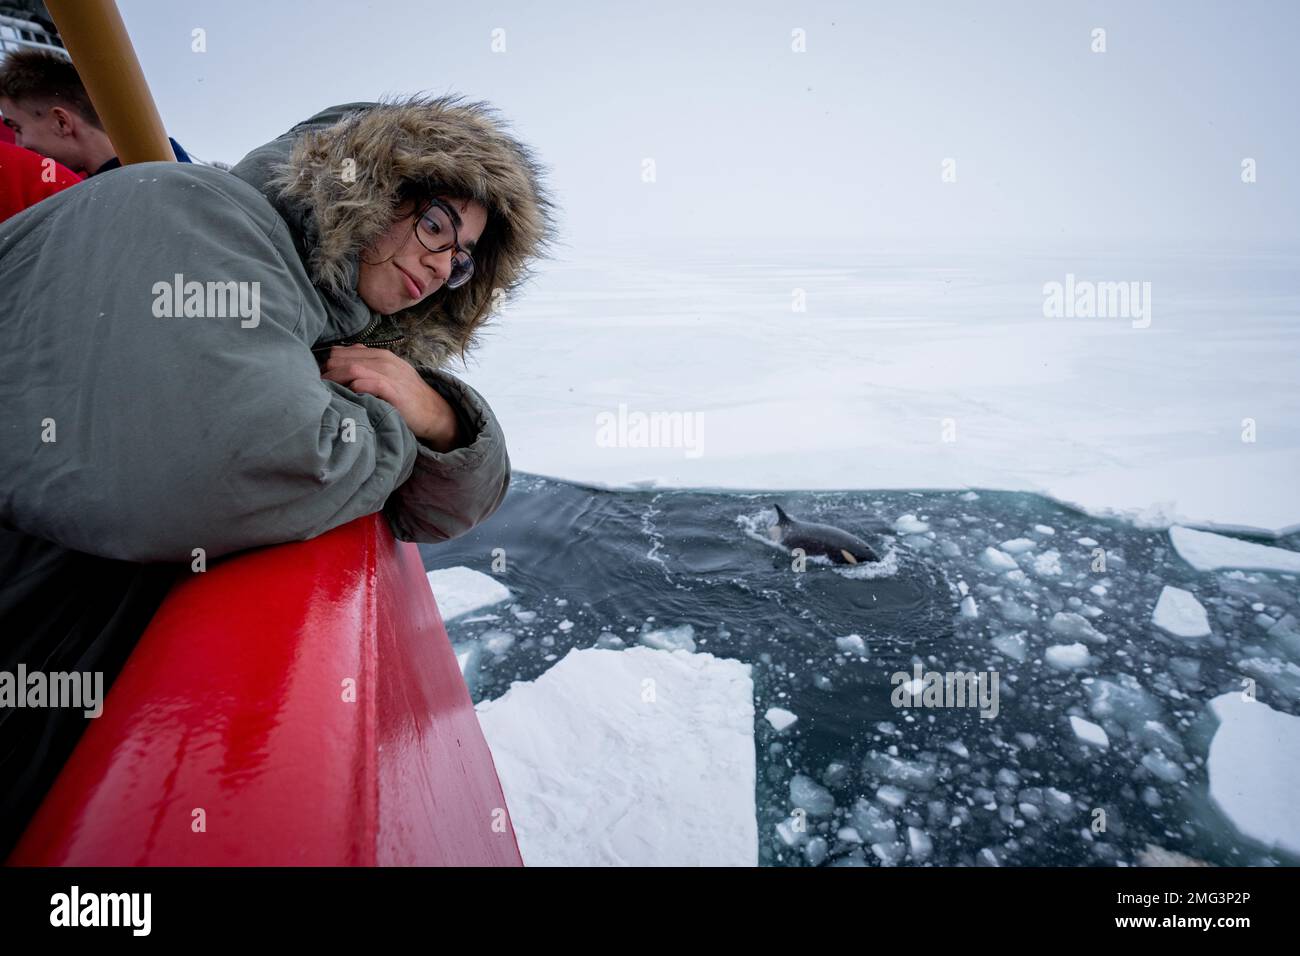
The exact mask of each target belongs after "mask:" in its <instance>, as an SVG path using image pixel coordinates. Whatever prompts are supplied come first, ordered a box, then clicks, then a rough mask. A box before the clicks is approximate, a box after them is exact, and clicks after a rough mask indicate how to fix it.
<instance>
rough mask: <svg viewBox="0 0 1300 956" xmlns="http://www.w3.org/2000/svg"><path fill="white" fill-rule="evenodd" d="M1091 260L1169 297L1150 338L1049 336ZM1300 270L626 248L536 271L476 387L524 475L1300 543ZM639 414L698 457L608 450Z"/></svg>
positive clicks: (851, 247) (480, 362)
mask: <svg viewBox="0 0 1300 956" xmlns="http://www.w3.org/2000/svg"><path fill="white" fill-rule="evenodd" d="M1081 257H1082V258H1081ZM1082 261H1086V262H1087V264H1088V269H1089V271H1091V272H1093V273H1094V274H1096V275H1101V276H1106V275H1113V276H1120V275H1130V274H1132V275H1141V276H1144V277H1147V276H1149V277H1150V278H1151V280H1152V281H1153V283H1155V284H1156V285H1157V287H1158V288H1160V289H1161V290H1162V294H1163V295H1164V296H1165V297H1164V298H1163V301H1162V307H1161V313H1160V314H1159V315H1158V316H1157V317H1156V318H1155V320H1154V321H1153V322H1152V324H1151V326H1150V327H1149V328H1145V329H1138V328H1134V327H1133V326H1132V325H1131V323H1129V322H1127V321H1124V320H1114V319H1081V318H1079V319H1064V318H1054V319H1048V318H1044V316H1043V313H1042V303H1043V298H1042V289H1043V283H1044V282H1045V281H1047V280H1050V279H1060V277H1061V276H1063V275H1065V274H1066V272H1067V271H1075V270H1077V268H1078V266H1079V264H1080V263H1081V262H1082ZM1294 263H1295V258H1294V256H1293V255H1292V254H1291V253H1289V252H1285V253H1283V252H1278V253H1275V254H1272V255H1271V256H1270V257H1269V260H1268V261H1267V262H1262V261H1260V260H1258V259H1255V258H1248V257H1245V256H1238V257H1233V256H1228V255H1226V254H1224V252H1223V250H1222V248H1219V247H1214V248H1206V249H1204V250H1193V249H1188V250H1182V249H1180V250H1179V251H1178V252H1169V253H1161V252H1153V251H1152V250H1150V249H1149V248H1143V247H1141V246H1138V245H1136V244H1135V245H1133V246H1132V247H1128V248H1118V247H1116V248H1115V249H1114V250H1113V251H1109V252H1108V253H1107V254H1106V255H1105V256H1100V255H1097V254H1096V252H1095V250H1093V251H1088V250H1087V249H1085V248H1083V247H1081V246H1077V245H1076V246H1066V245H1064V244H1054V243H1043V242H1037V243H1035V244H1034V247H1033V248H1032V249H1030V248H1025V247H1021V246H1017V245H1014V244H1003V245H1001V246H998V245H993V244H989V245H986V246H985V247H983V248H981V249H980V250H970V249H940V248H937V247H929V248H920V247H918V248H915V249H906V248H900V247H899V246H898V245H897V244H893V245H891V247H889V248H884V247H881V246H879V245H872V244H869V243H866V242H858V243H839V244H837V246H836V248H833V249H828V248H820V247H819V248H818V249H817V251H816V254H815V257H814V256H811V255H810V254H809V252H808V251H807V250H806V249H803V250H798V249H779V248H767V247H755V246H753V245H752V244H745V243H741V242H730V243H721V242H718V243H706V242H695V243H693V245H692V250H691V255H690V256H689V257H683V256H682V255H681V249H680V248H679V247H677V246H674V245H671V244H664V245H662V246H658V245H655V244H654V243H653V242H651V241H648V240H638V243H637V245H635V246H633V245H630V244H620V243H618V242H611V243H608V244H607V245H606V246H605V247H604V248H603V249H600V250H594V251H593V250H584V251H583V254H582V255H581V257H574V258H572V259H567V260H566V259H557V260H556V261H554V262H549V263H547V264H546V267H545V269H544V270H539V275H538V278H537V279H536V280H535V282H534V284H533V286H532V287H531V288H530V289H529V292H528V294H527V296H525V297H523V298H522V299H521V301H520V302H519V303H518V304H517V305H512V307H511V308H510V309H509V310H507V312H506V313H505V314H504V315H503V316H502V318H501V320H500V321H499V322H498V324H497V329H496V333H495V334H494V335H492V336H490V337H489V338H488V339H487V340H486V342H485V344H484V345H483V347H482V349H481V350H480V351H479V352H478V353H477V354H476V356H475V361H474V363H473V364H472V365H471V367H470V368H469V369H468V370H467V372H466V374H465V377H466V378H467V380H468V381H469V384H471V385H473V386H474V387H475V388H477V389H479V390H480V391H481V392H482V393H483V395H484V396H486V397H487V398H488V400H489V401H490V402H492V405H493V408H494V410H495V411H496V413H497V415H498V417H499V418H500V420H501V423H502V426H503V429H504V431H505V434H506V435H508V436H510V457H511V461H512V463H513V464H514V465H515V467H516V468H519V469H522V470H526V471H530V472H534V473H537V474H542V475H549V476H553V477H557V478H563V479H567V480H572V481H579V482H583V483H587V484H591V485H595V486H598V487H599V486H603V487H614V488H633V487H646V486H650V485H655V486H660V487H692V488H731V489H755V488H764V489H774V490H775V489H833V488H878V489H884V488H902V489H912V488H933V489H941V488H950V489H962V488H991V489H1006V490H1012V491H1036V492H1040V493H1043V494H1047V495H1050V496H1052V497H1054V498H1056V499H1058V500H1060V501H1063V502H1066V503H1068V504H1073V505H1077V506H1079V507H1081V508H1083V509H1085V510H1087V511H1089V512H1091V513H1094V514H1113V515H1120V516H1127V517H1129V518H1132V519H1134V520H1136V521H1138V522H1140V523H1143V524H1145V525H1147V526H1168V525H1169V524H1174V523H1182V524H1195V525H1197V526H1200V527H1214V528H1218V529H1220V530H1241V531H1249V530H1256V531H1259V532H1262V533H1266V534H1283V533H1287V532H1288V531H1290V530H1295V529H1297V528H1300V501H1297V498H1296V495H1295V491H1294V488H1295V476H1296V475H1300V429H1298V428H1297V427H1296V424H1295V423H1296V416H1295V405H1294V368H1293V366H1294V356H1295V354H1296V335H1297V332H1296V327H1295V323H1294V322H1293V321H1290V319H1291V318H1293V317H1294V302H1295V290H1296V285H1295V279H1294V276H1295V274H1296V272H1297V270H1296V269H1295V267H1294ZM941 280H943V281H941ZM792 289H799V290H802V291H803V292H804V293H805V294H806V297H807V299H806V301H807V309H806V311H802V312H800V313H799V314H798V315H797V316H794V318H795V319H796V320H797V322H798V329H799V334H798V335H791V334H790V322H791V318H792V316H791V298H790V296H791V290H792ZM1225 314H1231V316H1232V320H1231V321H1225V318H1224V316H1225ZM565 342H581V343H582V348H581V349H571V348H565V347H564V346H563V344H562V343H565ZM684 343H685V346H684ZM593 370H595V371H593ZM792 383H803V384H806V385H807V387H802V386H801V385H792ZM1081 395H1086V396H1087V401H1086V402H1084V403H1082V404H1081V402H1080V396H1081ZM810 404H811V405H812V406H815V414H810ZM620 405H621V406H622V408H620ZM1135 409H1140V410H1141V412H1140V413H1135V412H1134V410H1135ZM620 412H621V413H622V415H623V417H624V419H625V420H626V419H627V418H628V416H630V415H637V414H640V415H646V416H649V415H653V414H655V413H659V414H662V415H672V414H674V413H676V414H678V415H691V416H694V417H693V421H694V423H695V424H696V425H698V426H699V427H698V433H697V434H696V435H695V436H694V437H695V439H696V440H695V441H694V442H687V441H685V439H683V440H681V441H678V442H677V443H676V445H675V446H672V445H659V446H652V445H649V444H647V443H640V444H638V443H637V442H636V441H634V440H632V438H628V440H626V441H622V442H620V443H618V444H617V445H611V444H610V443H609V442H599V441H597V440H596V435H597V431H598V428H599V427H600V424H601V422H602V421H611V420H617V419H618V416H619V415H620ZM1247 415H1249V416H1251V418H1253V419H1254V420H1257V421H1258V422H1259V423H1260V426H1259V430H1258V439H1257V440H1256V441H1253V442H1248V441H1244V440H1243V439H1242V435H1241V431H1242V418H1243V417H1244V416H1247ZM602 416H603V418H602ZM945 423H947V424H948V425H949V427H950V431H952V437H953V438H955V440H944V427H945ZM627 434H628V436H632V435H633V433H632V432H631V431H629V432H628V433H627ZM773 435H780V436H781V440H780V441H779V442H773V441H772V436H773ZM864 436H865V440H864ZM625 437H626V436H625ZM814 463H815V467H813V464H814Z"/></svg>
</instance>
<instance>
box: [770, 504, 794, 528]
mask: <svg viewBox="0 0 1300 956" xmlns="http://www.w3.org/2000/svg"><path fill="white" fill-rule="evenodd" d="M772 507H773V508H775V509H776V521H777V524H789V523H790V516H789V515H788V514H786V513H785V512H784V511H782V510H781V506H780V505H772Z"/></svg>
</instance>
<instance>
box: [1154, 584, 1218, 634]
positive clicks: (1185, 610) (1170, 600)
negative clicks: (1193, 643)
mask: <svg viewBox="0 0 1300 956" xmlns="http://www.w3.org/2000/svg"><path fill="white" fill-rule="evenodd" d="M1151 623H1152V624H1154V625H1155V626H1156V627H1158V628H1160V630H1162V631H1165V632H1167V633H1169V634H1172V635H1173V636H1174V637H1205V636H1206V635H1207V634H1209V633H1210V619H1209V618H1208V617H1206V615H1205V608H1204V607H1202V606H1201V602H1200V601H1198V600H1196V595H1194V594H1192V592H1191V591H1184V590H1183V589H1182V588H1176V587H1173V586H1172V585H1168V584H1166V585H1165V586H1164V588H1163V589H1162V590H1161V591H1160V598H1159V600H1158V601H1156V607H1155V610H1154V611H1153V612H1152V613H1151Z"/></svg>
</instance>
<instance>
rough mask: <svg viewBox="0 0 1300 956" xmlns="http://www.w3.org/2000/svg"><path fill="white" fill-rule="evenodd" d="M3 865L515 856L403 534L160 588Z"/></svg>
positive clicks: (353, 538) (513, 859)
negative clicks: (163, 594) (154, 610)
mask: <svg viewBox="0 0 1300 956" xmlns="http://www.w3.org/2000/svg"><path fill="white" fill-rule="evenodd" d="M8 862H9V863H10V864H17V865H37V866H44V865H92V866H93V865H157V866H184V865H215V866H241V865H276V866H295V865H308V866H338V865H360V866H371V865H462V866H500V865H505V866H511V865H513V866H518V865H522V861H521V859H520V856H519V849H518V845H517V843H516V840H515V834H514V830H513V827H512V826H511V824H510V819H509V814H508V812H507V810H506V806H505V798H504V796H503V795H502V792H501V786H500V783H499V781H498V779H497V775H496V770H495V768H494V766H493V763H492V757H491V754H490V752H489V751H488V747H487V743H486V741H485V740H484V738H483V734H482V731H481V730H480V728H479V724H478V719H477V717H476V715H475V713H474V709H473V705H472V704H471V702H470V698H469V693H468V692H467V690H466V688H465V683H464V680H463V679H462V677H461V674H460V669H459V666H458V665H457V662H456V658H455V656H454V654H453V653H452V650H451V645H450V643H449V642H448V640H447V636H446V632H445V630H444V629H443V624H442V620H441V617H440V615H439V613H438V610H437V607H436V605H435V603H434V600H433V596H432V594H431V592H430V591H429V588H428V584H427V582H426V580H425V574H424V569H423V566H422V564H421V561H420V555H419V551H418V549H417V548H416V546H415V545H413V544H409V543H404V542H398V541H396V540H395V539H394V538H393V536H392V534H391V532H390V531H389V529H388V526H387V524H386V523H385V522H384V521H383V520H382V518H381V517H380V516H378V515H371V516H369V517H366V518H362V519H359V520H357V521H354V522H352V523H350V524H348V525H345V526H343V527H341V528H337V529H335V530H334V531H331V532H329V533H328V534H325V535H322V536H321V537H319V538H315V539H313V540H311V541H307V542H300V543H294V544H286V545H280V546H278V547H274V548H263V549H260V550H257V551H250V552H247V553H245V554H242V555H238V556H234V557H231V558H228V559H225V560H223V561H220V562H217V563H215V564H214V565H212V566H211V567H210V568H209V569H208V570H207V571H206V572H204V573H201V574H195V575H194V576H193V577H192V578H190V579H188V580H186V581H185V582H184V583H182V584H181V585H179V586H178V587H176V588H175V589H174V590H173V591H172V593H171V594H169V595H168V597H167V600H166V601H165V602H164V604H163V606H162V607H161V608H160V609H159V611H158V614H157V615H156V616H155V617H154V620H153V621H152V622H151V624H150V626H149V628H148V630H147V631H146V632H145V634H144V635H143V637H142V638H141V639H140V642H139V644H138V645H137V647H136V649H135V651H134V653H133V654H132V656H131V659H130V660H129V661H128V663H127V665H126V666H125V668H124V669H123V670H122V673H121V674H120V675H119V676H118V679H117V681H116V682H115V683H114V684H113V687H112V688H111V690H110V691H109V693H108V696H107V699H106V701H105V705H104V712H103V715H102V716H101V717H99V718H98V719H96V720H92V721H90V722H89V727H88V729H87V731H86V733H85V735H84V736H83V738H82V740H81V742H80V743H79V744H78V747H77V749H76V751H75V752H74V753H73V755H72V757H71V759H70V760H69V761H68V763H67V765H66V766H65V767H64V769H63V772H62V773H61V775H60V776H59V778H58V780H57V781H56V782H55V785H54V787H53V788H52V789H51V791H50V793H49V794H48V796H47V797H46V799H45V802H44V804H43V805H42V807H41V809H40V810H39V812H38V813H37V815H36V816H35V818H34V819H33V821H32V823H31V825H30V827H29V828H28V830H27V832H26V833H25V834H24V835H23V838H22V840H21V841H20V842H19V844H18V846H17V847H16V848H15V850H14V852H13V854H12V855H11V857H10V858H9V861H8Z"/></svg>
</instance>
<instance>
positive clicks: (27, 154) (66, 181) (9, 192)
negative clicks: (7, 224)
mask: <svg viewBox="0 0 1300 956" xmlns="http://www.w3.org/2000/svg"><path fill="white" fill-rule="evenodd" d="M79 182H81V177H80V176H78V175H77V174H76V173H74V172H73V171H72V170H70V169H68V167H67V166H63V165H61V164H60V163H57V162H55V161H54V160H52V159H48V158H46V157H44V156H41V155H40V154H38V153H33V152H32V151H31V150H30V149H23V148H22V147H21V146H15V145H14V144H13V143H5V142H0V222H4V221H5V220H6V219H8V218H9V217H10V216H16V215H18V213H20V212H22V211H23V210H24V209H26V208H27V207H28V206H34V205H36V204H37V203H38V202H40V201H41V200H42V199H44V198H46V197H47V196H53V195H54V194H55V193H57V192H59V191H60V190H62V189H67V188H68V187H69V186H75V185H76V184H77V183H79Z"/></svg>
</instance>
